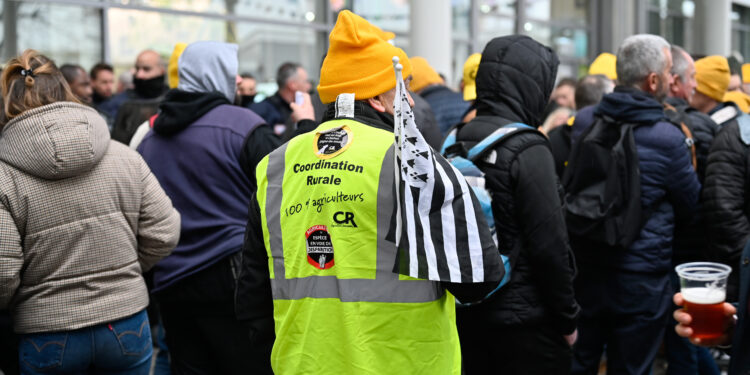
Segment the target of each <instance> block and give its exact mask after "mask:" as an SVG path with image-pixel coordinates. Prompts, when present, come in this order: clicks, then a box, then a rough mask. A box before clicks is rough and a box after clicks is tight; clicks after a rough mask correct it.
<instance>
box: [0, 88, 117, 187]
mask: <svg viewBox="0 0 750 375" xmlns="http://www.w3.org/2000/svg"><path fill="white" fill-rule="evenodd" d="M109 139H110V138H109V130H108V128H107V124H106V122H105V121H104V119H103V118H102V117H101V116H100V115H99V114H98V113H97V112H96V111H95V110H94V109H92V108H91V107H88V106H85V105H82V104H77V103H71V102H57V103H53V104H49V105H45V106H42V107H38V108H34V109H32V110H29V111H26V112H24V113H22V114H21V115H20V116H18V117H15V118H14V119H12V120H10V121H9V122H8V123H7V124H6V125H5V127H3V130H2V136H0V160H2V161H4V162H5V163H8V164H10V165H12V166H13V167H15V168H18V169H20V170H22V171H24V172H25V173H28V174H30V175H33V176H36V177H40V178H43V179H46V180H57V179H62V178H67V177H72V176H77V175H80V174H82V173H85V172H87V171H89V170H91V169H93V168H94V166H96V164H97V163H99V161H100V160H101V159H102V157H104V154H105V153H106V152H107V148H108V147H109Z"/></svg>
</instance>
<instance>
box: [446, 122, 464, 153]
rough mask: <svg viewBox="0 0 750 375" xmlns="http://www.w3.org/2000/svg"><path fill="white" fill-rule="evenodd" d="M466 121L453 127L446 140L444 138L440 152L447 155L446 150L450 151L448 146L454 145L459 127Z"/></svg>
mask: <svg viewBox="0 0 750 375" xmlns="http://www.w3.org/2000/svg"><path fill="white" fill-rule="evenodd" d="M463 125H464V123H461V124H458V125H456V126H454V127H452V128H451V129H450V130H449V131H448V135H446V136H445V140H443V145H442V146H441V147H440V154H441V155H446V151H448V148H450V147H453V146H454V145H455V144H456V136H457V135H458V129H460V128H462V127H463Z"/></svg>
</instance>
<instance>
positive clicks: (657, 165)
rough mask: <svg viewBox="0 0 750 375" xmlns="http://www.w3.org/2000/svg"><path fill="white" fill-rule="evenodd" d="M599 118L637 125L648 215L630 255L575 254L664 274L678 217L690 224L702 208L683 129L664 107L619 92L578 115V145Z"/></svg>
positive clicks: (575, 131)
mask: <svg viewBox="0 0 750 375" xmlns="http://www.w3.org/2000/svg"><path fill="white" fill-rule="evenodd" d="M596 115H607V116H609V117H611V118H613V119H615V120H620V121H623V122H628V123H637V124H640V126H638V127H636V128H635V130H634V132H633V134H634V137H635V146H636V149H637V152H638V162H639V163H638V165H639V168H640V173H641V204H642V206H643V212H644V213H646V215H647V217H646V218H645V223H644V225H643V227H642V229H641V232H640V235H639V237H638V238H637V239H636V240H635V241H634V242H633V243H632V244H631V246H630V248H629V249H626V250H614V251H610V250H607V251H602V249H597V248H585V247H584V248H580V247H578V248H575V249H574V250H575V251H576V255H577V256H578V258H579V261H580V262H594V263H596V264H598V265H601V266H604V267H608V268H614V269H619V270H624V271H631V272H638V273H664V274H666V273H667V272H668V271H669V270H670V268H671V266H672V242H673V237H674V228H675V216H679V217H680V218H689V217H691V216H692V215H694V214H695V212H696V210H697V208H698V198H699V196H700V189H701V186H700V183H699V182H698V177H697V175H696V173H695V170H694V169H693V166H692V160H691V154H690V150H689V149H688V148H687V146H686V143H685V135H684V134H683V133H682V131H681V130H680V128H678V127H677V126H676V125H675V124H673V123H671V122H669V121H668V120H667V118H666V116H665V114H664V107H662V105H661V104H660V103H659V102H658V101H656V100H655V99H654V98H653V97H652V96H651V95H648V94H646V93H644V92H642V91H639V90H635V89H629V88H624V87H617V88H616V89H615V92H613V93H611V94H609V95H606V96H604V98H602V101H601V102H600V103H599V105H597V106H595V107H594V106H592V107H586V108H584V109H582V110H581V111H580V112H579V113H578V114H577V115H576V121H575V124H574V129H573V139H574V142H575V139H576V138H577V137H578V136H580V134H581V133H582V129H585V128H587V127H589V126H590V125H591V124H592V123H593V121H594V118H595V116H596Z"/></svg>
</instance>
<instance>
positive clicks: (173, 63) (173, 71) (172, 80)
mask: <svg viewBox="0 0 750 375" xmlns="http://www.w3.org/2000/svg"><path fill="white" fill-rule="evenodd" d="M185 47H187V43H177V44H175V46H174V50H173V51H172V56H169V64H167V82H168V83H169V88H170V89H176V88H177V85H178V84H179V83H180V73H179V70H178V69H177V61H179V60H180V56H182V52H183V51H185Z"/></svg>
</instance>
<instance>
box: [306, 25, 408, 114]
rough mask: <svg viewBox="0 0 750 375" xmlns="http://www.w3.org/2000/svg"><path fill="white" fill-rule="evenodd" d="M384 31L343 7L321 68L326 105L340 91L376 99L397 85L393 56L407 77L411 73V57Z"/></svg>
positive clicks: (321, 93)
mask: <svg viewBox="0 0 750 375" xmlns="http://www.w3.org/2000/svg"><path fill="white" fill-rule="evenodd" d="M393 37H394V34H393V33H389V32H385V31H383V30H381V29H379V28H378V27H376V26H374V25H372V24H371V23H369V22H367V20H365V19H364V18H362V17H360V16H358V15H356V14H354V13H352V12H350V11H348V10H343V11H341V12H340V13H339V17H338V19H337V20H336V25H335V26H333V30H331V35H330V37H329V47H328V54H327V55H326V58H325V60H323V66H322V67H321V69H320V84H318V94H319V95H320V100H321V101H322V102H323V103H324V104H328V103H331V102H333V101H335V100H336V97H337V96H338V95H339V94H354V99H356V100H363V99H369V98H374V97H376V96H378V95H380V94H382V93H384V92H387V91H389V90H391V89H393V88H395V87H396V73H395V71H394V70H393V57H394V56H397V57H398V58H399V60H400V63H401V65H402V66H403V70H402V74H403V77H404V78H406V77H408V76H409V75H411V74H412V66H411V63H410V62H409V57H408V56H407V55H406V53H405V52H404V51H403V50H402V49H401V48H398V47H395V46H393V45H392V44H390V43H389V42H388V39H386V38H389V39H391V38H393Z"/></svg>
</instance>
